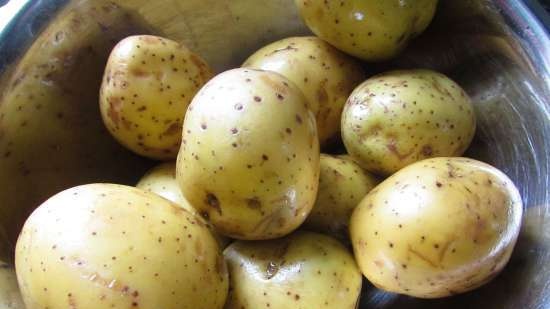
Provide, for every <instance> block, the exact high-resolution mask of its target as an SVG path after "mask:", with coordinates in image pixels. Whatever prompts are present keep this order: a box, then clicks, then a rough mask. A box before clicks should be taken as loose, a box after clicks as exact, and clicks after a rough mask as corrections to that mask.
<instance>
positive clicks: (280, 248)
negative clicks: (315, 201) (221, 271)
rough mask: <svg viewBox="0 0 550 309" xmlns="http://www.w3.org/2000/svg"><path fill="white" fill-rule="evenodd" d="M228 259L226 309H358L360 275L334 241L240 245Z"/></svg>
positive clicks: (317, 237)
mask: <svg viewBox="0 0 550 309" xmlns="http://www.w3.org/2000/svg"><path fill="white" fill-rule="evenodd" d="M224 255H225V258H226V261H227V264H228V268H229V273H230V278H231V292H230V293H229V296H228V301H227V304H226V307H225V309H241V308H271V309H287V308H330V309H353V308H357V305H358V302H359V295H360V293H361V284H362V279H361V273H360V272H359V270H358V269H357V265H356V264H355V261H354V260H353V256H352V255H351V254H350V253H349V252H348V251H347V250H346V248H345V247H344V246H343V245H342V244H340V243H339V242H337V241H336V240H334V239H332V238H331V237H328V236H324V235H321V234H316V233H310V232H297V233H295V234H292V235H290V236H287V237H285V238H282V239H276V240H270V241H257V242H242V241H238V242H236V243H233V244H232V245H231V246H229V247H228V248H227V249H226V250H225V251H224Z"/></svg>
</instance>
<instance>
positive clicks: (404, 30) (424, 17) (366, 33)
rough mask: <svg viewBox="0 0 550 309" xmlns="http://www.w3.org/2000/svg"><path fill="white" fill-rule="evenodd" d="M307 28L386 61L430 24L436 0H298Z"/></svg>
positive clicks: (350, 49)
mask: <svg viewBox="0 0 550 309" xmlns="http://www.w3.org/2000/svg"><path fill="white" fill-rule="evenodd" d="M295 2H296V5H297V6H298V9H299V10H300V14H301V15H302V18H303V19H304V20H305V22H306V24H307V25H308V27H309V28H310V29H311V30H312V31H313V33H315V34H316V35H317V36H319V37H320V38H321V39H323V40H325V41H327V42H329V43H330V44H332V45H333V46H335V47H337V48H338V49H340V50H342V51H344V52H346V53H348V54H350V55H353V56H356V57H359V58H362V59H364V60H367V61H379V60H386V59H388V58H391V57H393V56H395V55H396V54H398V53H399V52H400V51H402V50H403V49H404V48H405V47H406V46H407V44H408V42H409V41H410V40H411V39H412V38H414V37H416V36H418V35H419V34H421V33H422V32H423V31H424V30H425V29H426V28H427V27H428V25H429V24H430V22H431V20H432V18H433V16H434V14H435V10H436V7H437V2H438V1H437V0H349V1H326V0H295Z"/></svg>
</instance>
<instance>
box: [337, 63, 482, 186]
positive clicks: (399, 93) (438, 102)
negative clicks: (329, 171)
mask: <svg viewBox="0 0 550 309" xmlns="http://www.w3.org/2000/svg"><path fill="white" fill-rule="evenodd" d="M475 130H476V118H475V113H474V109H473V105H472V103H471V100H470V98H469V97H468V95H467V94H466V93H465V92H464V90H462V88H461V87H460V86H459V85H458V84H456V83H455V82H454V81H452V80H451V79H449V78H448V77H446V76H445V75H443V74H440V73H437V72H434V71H429V70H402V71H391V72H386V73H382V74H380V75H377V76H374V77H371V78H370V79H368V80H367V81H365V82H364V83H363V84H361V85H359V86H358V87H357V88H356V89H355V90H354V91H353V93H352V94H351V96H350V97H349V99H348V101H347V103H346V106H345V107H344V111H343V114H342V139H343V141H344V144H345V146H346V149H347V150H348V153H349V154H350V155H351V156H353V157H354V158H355V159H357V161H358V162H360V164H361V166H363V167H364V168H365V169H366V170H368V171H370V172H373V173H377V174H381V175H390V174H392V173H394V172H396V171H398V170H399V169H401V168H403V167H405V166H407V165H408V164H411V163H413V162H416V161H419V160H422V159H425V158H431V157H442V156H461V155H462V154H463V153H464V151H465V150H466V149H467V148H468V146H469V145H470V142H471V141H472V139H473V137H474V134H475Z"/></svg>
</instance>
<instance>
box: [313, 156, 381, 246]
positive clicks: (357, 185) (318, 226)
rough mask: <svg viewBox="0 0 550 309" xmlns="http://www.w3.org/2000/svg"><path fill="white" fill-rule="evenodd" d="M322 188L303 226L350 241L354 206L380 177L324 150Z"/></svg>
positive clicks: (344, 157)
mask: <svg viewBox="0 0 550 309" xmlns="http://www.w3.org/2000/svg"><path fill="white" fill-rule="evenodd" d="M320 167H321V173H320V176H319V191H318V193H317V199H316V201H315V205H314V206H313V209H312V210H311V213H310V215H309V216H308V217H307V219H306V222H305V223H304V227H306V228H307V229H309V230H312V231H316V232H319V233H323V234H328V235H330V236H333V237H335V238H337V239H340V240H344V241H347V240H348V238H349V231H348V230H349V229H348V225H349V220H350V217H351V214H352V212H353V210H354V209H355V207H356V206H357V205H359V202H361V200H362V199H363V198H364V197H365V195H367V193H369V191H370V190H372V189H373V188H374V187H375V186H376V185H377V184H378V183H379V180H378V179H377V178H376V177H375V176H374V175H372V174H370V173H368V172H366V171H364V170H363V169H362V168H361V167H360V166H359V165H358V164H357V163H355V162H353V161H352V160H351V159H349V158H347V157H346V156H337V157H335V156H331V155H327V154H321V161H320Z"/></svg>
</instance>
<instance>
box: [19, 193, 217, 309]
mask: <svg viewBox="0 0 550 309" xmlns="http://www.w3.org/2000/svg"><path fill="white" fill-rule="evenodd" d="M16 269H17V276H18V279H19V283H20V286H21V293H22V295H23V299H24V301H25V304H26V306H27V309H38V308H40V309H42V308H46V307H48V308H50V309H61V308H97V309H106V308H143V309H157V308H167V309H170V308H173V309H176V308H177V309H181V308H188V309H195V308H209V309H210V308H211V309H219V308H222V307H223V304H224V302H225V300H226V296H227V291H228V278H227V269H226V264H225V262H224V260H223V256H222V254H221V250H220V248H219V246H218V243H217V242H216V240H215V239H214V238H213V237H212V235H211V233H210V231H209V230H208V228H207V227H206V226H205V225H204V224H203V223H202V221H201V220H197V219H196V218H195V216H194V215H193V214H191V213H190V212H188V211H186V210H185V209H183V208H181V207H180V206H177V205H175V204H174V203H172V202H170V201H168V200H166V199H164V198H162V197H160V196H158V195H156V194H153V193H150V192H147V191H143V190H140V189H136V188H133V187H127V186H122V185H114V184H90V185H83V186H79V187H75V188H72V189H68V190H65V191H63V192H61V193H58V194H56V195H54V196H53V197H51V198H50V199H49V200H47V201H46V202H44V203H43V204H42V205H41V206H40V207H39V208H38V209H37V210H36V211H35V212H34V213H33V214H32V215H31V216H30V218H29V219H28V220H27V222H26V223H25V226H24V228H23V231H22V233H21V236H20V237H19V240H18V242H17V247H16Z"/></svg>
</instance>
